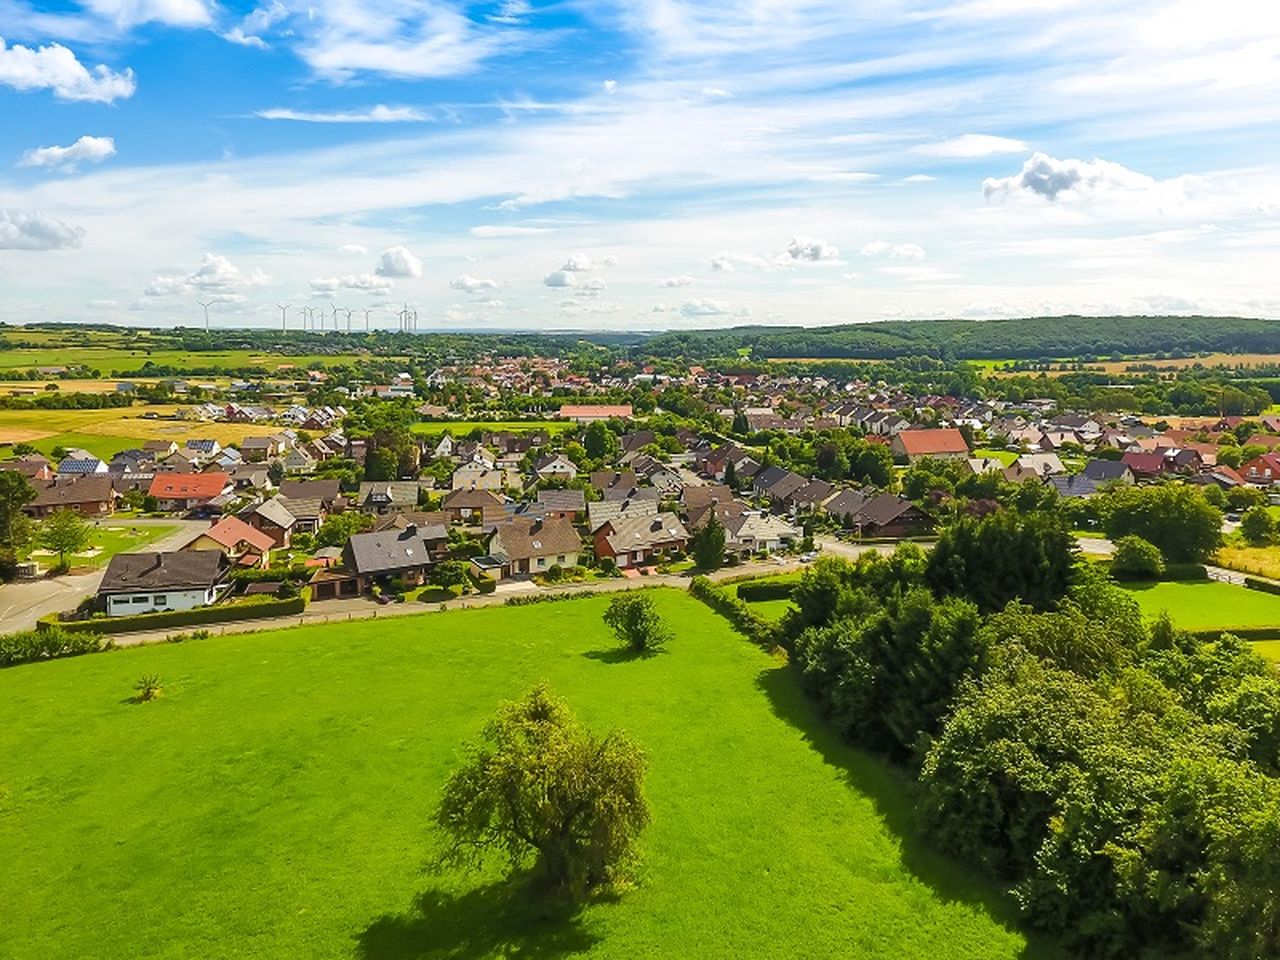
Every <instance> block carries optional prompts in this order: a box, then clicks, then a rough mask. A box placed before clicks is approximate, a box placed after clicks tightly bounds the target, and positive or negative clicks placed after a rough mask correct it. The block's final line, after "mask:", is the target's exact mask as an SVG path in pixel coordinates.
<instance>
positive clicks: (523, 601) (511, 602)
mask: <svg viewBox="0 0 1280 960" xmlns="http://www.w3.org/2000/svg"><path fill="white" fill-rule="evenodd" d="M492 592H493V591H490V593H492ZM595 596H598V594H596V593H593V592H584V591H581V590H565V591H562V592H560V593H522V594H520V595H518V596H515V597H507V599H506V600H505V601H503V604H502V605H503V606H504V607H531V606H533V605H534V604H535V603H558V602H560V601H563V600H586V599H588V598H590V597H595Z"/></svg>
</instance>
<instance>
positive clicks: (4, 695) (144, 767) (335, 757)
mask: <svg viewBox="0 0 1280 960" xmlns="http://www.w3.org/2000/svg"><path fill="white" fill-rule="evenodd" d="M654 596H655V598H656V600H657V602H658V604H659V607H660V610H661V612H662V614H663V615H664V616H665V617H666V618H668V620H669V621H670V622H672V623H673V624H675V625H676V626H677V639H676V640H675V642H673V644H672V645H671V648H670V651H669V652H667V653H664V654H662V655H660V656H657V657H653V658H649V659H641V660H629V659H620V658H619V657H618V656H617V655H616V653H615V652H614V649H613V647H614V644H613V642H612V640H611V639H610V638H607V637H606V635H605V631H604V629H603V626H602V624H601V622H600V617H601V614H602V612H603V609H604V606H605V603H606V602H607V601H606V600H605V599H604V598H599V599H590V600H579V601H574V602H569V603H557V604H545V605H541V606H535V607H519V608H512V607H508V608H502V607H496V608H487V609H483V610H474V611H465V612H457V613H448V614H430V615H425V616H422V617H412V618H404V619H402V620H398V621H396V622H395V623H388V622H386V621H369V622H355V623H351V624H340V625H334V626H324V627H306V628H298V629H293V630H288V631H279V632H275V633H264V634H257V635H243V636H232V637H226V638H219V639H216V640H209V641H192V642H188V643H185V644H166V645H160V646H154V647H146V648H140V649H136V650H126V651H120V652H116V653H108V654H102V655H97V656H90V657H83V658H79V659H75V660H64V661H57V662H54V663H47V664H37V665H31V666H26V667H17V668H13V669H9V670H4V671H0V757H4V758H6V760H5V764H4V765H3V767H0V862H3V863H4V864H5V869H4V870H2V871H0V899H2V900H3V902H4V903H5V905H6V921H5V923H4V924H3V925H0V955H2V956H5V957H7V958H13V960H27V958H40V960H55V958H62V957H66V958H72V957H77V958H78V957H88V956H91V957H94V958H97V960H110V958H126V957H127V958H130V960H132V958H141V957H166V958H208V957H219V958H250V957H252V958H276V957H279V958H286V957H287V958H295V957H304V956H305V957H308V958H358V960H402V958H426V957H438V958H446V957H447V958H454V960H460V958H482V957H491V956H492V957H498V956H512V955H519V956H522V957H526V958H548V960H549V958H554V957H562V956H570V955H573V956H578V955H583V956H591V957H610V958H612V957H617V958H629V960H630V958H654V960H657V958H664V960H665V958H672V957H726V958H730V957H733V958H737V957H753V958H756V957H787V958H792V957H794V958H809V957H837V956H839V957H858V958H886V960H888V958H893V960H897V958H904V957H931V956H932V957H948V958H959V960H967V958H984V960H986V958H991V960H995V958H1014V957H1036V958H1040V957H1054V956H1057V955H1058V954H1057V953H1056V952H1055V951H1054V950H1053V949H1051V948H1050V947H1047V946H1046V945H1044V944H1040V943H1033V944H1028V943H1027V941H1026V939H1025V938H1024V937H1023V935H1021V934H1020V933H1018V932H1017V931H1016V930H1015V929H1012V928H1011V927H1010V926H1009V925H1008V923H1007V920H1005V919H1001V918H1004V917H1007V913H1006V911H1007V909H1008V903H1007V901H1006V900H1005V899H1004V898H1002V897H1001V896H999V895H998V894H997V893H996V892H995V891H994V889H993V888H992V887H991V886H989V885H988V884H986V883H984V882H982V881H979V880H977V879H975V878H974V877H973V876H972V875H970V874H969V873H968V872H967V871H966V870H965V869H963V868H962V867H961V866H960V865H958V864H955V863H953V862H951V861H949V860H946V859H943V858H941V857H938V856H937V855H935V854H933V853H932V852H931V851H930V850H929V849H928V848H927V847H926V846H925V845H924V844H923V843H922V842H921V841H920V840H919V838H918V837H917V836H916V834H915V832H914V830H913V828H912V826H911V815H910V812H909V811H910V799H909V796H908V794H907V786H906V784H905V783H904V781H903V780H902V779H901V778H900V776H899V775H898V773H897V772H896V771H894V770H891V769H889V768H887V767H886V766H884V765H883V764H881V763H880V762H879V761H877V760H875V759H873V758H870V757H868V756H866V755H865V754H862V753H860V752H858V751H856V750H852V749H850V748H848V747H847V746H845V745H843V744H841V743H840V742H838V740H837V739H836V738H835V737H834V736H833V735H831V734H830V732H829V731H828V729H827V728H826V727H825V726H824V725H823V724H822V723H821V722H820V721H819V720H818V718H817V717H816V716H815V714H814V712H813V710H812V708H811V706H810V705H809V703H808V702H807V701H806V700H805V699H804V698H803V696H802V695H801V693H800V692H799V690H798V687H797V684H796V682H795V679H794V676H793V675H792V674H791V672H790V671H789V670H787V669H786V668H785V667H784V666H782V665H781V664H779V663H778V662H777V661H775V660H773V659H771V658H769V657H768V656H767V655H765V654H764V653H762V652H760V651H759V650H757V649H756V648H754V647H752V646H750V645H748V644H746V643H745V642H744V641H742V639H741V638H740V637H738V636H737V635H736V634H734V633H733V632H732V631H731V630H730V629H729V628H728V627H727V625H726V624H725V623H724V621H723V620H721V619H720V618H718V617H716V616H714V615H713V614H712V613H710V611H708V610H707V609H706V608H705V607H704V606H702V605H701V604H698V603H696V602H695V601H693V600H692V599H690V598H689V597H687V596H686V595H684V594H680V593H677V592H675V591H670V590H663V591H657V592H656V593H655V594H654ZM147 673H155V674H159V675H160V677H161V678H162V682H163V686H164V693H163V696H162V697H161V699H160V700H158V701H156V702H155V703H151V704H146V705H133V704H129V703H127V702H125V701H126V698H127V697H128V695H129V694H130V692H131V688H132V685H133V683H134V681H135V680H137V679H138V678H139V677H140V676H142V675H143V674H147ZM543 679H545V680H547V681H549V682H550V683H551V685H552V687H553V689H555V690H556V692H557V693H558V694H559V695H561V696H562V697H564V698H565V699H566V700H567V701H568V702H569V703H570V705H571V707H572V708H573V709H574V711H575V712H576V713H577V714H578V716H579V717H580V718H581V719H582V720H583V721H585V722H586V723H588V724H589V725H591V726H592V727H594V728H596V729H605V728H608V727H613V726H622V727H625V728H626V729H628V730H629V731H630V732H631V733H632V734H633V735H634V736H635V737H636V738H637V739H638V740H639V741H640V743H641V744H643V745H644V747H645V749H646V751H647V752H648V754H649V757H650V763H651V769H650V775H649V778H648V783H647V792H648V795H649V798H650V803H651V806H652V809H653V815H654V822H653V825H652V827H651V828H650V829H649V831H648V832H647V833H646V835H645V837H644V839H643V846H642V852H643V858H644V859H643V865H642V868H641V870H640V872H639V874H638V876H637V884H636V886H635V888H634V889H632V890H630V891H628V892H627V893H626V894H625V895H624V896H623V897H622V898H621V900H620V901H618V902H612V903H598V904H593V905H591V906H589V907H588V908H587V909H586V910H585V911H584V912H583V913H582V914H581V915H580V916H578V917H573V918H568V917H563V916H557V915H554V914H551V913H549V912H548V911H546V910H545V909H544V908H542V907H540V906H537V905H530V903H529V902H528V901H527V900H526V899H523V898H521V897H518V896H515V895H513V893H512V891H511V890H510V888H509V887H508V886H507V885H506V884H504V883H501V882H499V879H500V878H499V875H498V872H497V871H496V870H488V871H485V872H482V873H478V874H476V873H447V874H443V875H440V874H435V873H431V872H424V870H423V865H424V863H425V862H426V861H427V860H428V858H429V857H430V855H431V853H432V851H433V849H434V843H435V839H434V835H433V833H432V831H431V829H430V827H429V820H430V814H431V811H432V809H433V805H434V803H435V800H436V797H437V792H438V790H439V787H440V785H441V784H442V782H443V781H444V779H445V778H446V776H447V775H448V773H449V771H450V770H451V769H453V768H454V766H455V765H456V764H457V762H458V761H459V758H460V757H461V744H462V743H463V742H464V741H466V740H467V739H470V738H473V737H474V736H476V734H477V733H478V731H479V729H480V727H481V726H482V725H483V723H484V721H485V720H486V719H487V718H488V717H489V716H490V715H491V714H492V712H493V709H494V707H495V706H496V704H497V703H498V702H499V701H500V700H503V699H509V698H513V697H516V696H518V695H520V694H521V693H523V692H524V691H525V690H526V689H527V688H528V687H530V686H531V685H532V684H533V683H535V682H537V681H539V680H543Z"/></svg>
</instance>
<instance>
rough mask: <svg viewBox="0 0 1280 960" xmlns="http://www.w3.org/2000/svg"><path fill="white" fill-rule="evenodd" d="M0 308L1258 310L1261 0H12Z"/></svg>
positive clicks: (427, 315)
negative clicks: (38, 0)
mask: <svg viewBox="0 0 1280 960" xmlns="http://www.w3.org/2000/svg"><path fill="white" fill-rule="evenodd" d="M0 37H3V40H4V45H3V47H2V48H0V117H2V118H3V120H2V121H0V284H3V288H4V290H5V297H4V299H3V302H0V318H3V319H6V320H10V321H22V320H48V319H56V320H96V321H104V320H106V321H112V322H118V323H136V324H147V325H172V324H177V323H192V322H194V321H195V320H196V319H197V318H198V317H200V316H201V315H202V314H201V309H200V307H198V306H197V303H198V301H205V302H212V303H213V306H212V307H211V313H212V315H213V316H214V317H215V322H222V323H224V324H227V325H263V326H269V325H273V324H278V323H279V316H280V314H279V311H278V310H277V309H276V306H275V305H276V304H278V303H289V304H291V305H292V307H291V311H290V320H291V322H293V323H294V324H295V325H296V324H297V323H298V322H299V317H300V314H299V311H300V309H301V308H302V307H303V306H304V305H305V306H310V307H313V308H318V307H327V308H329V309H331V308H332V306H334V305H337V306H339V307H342V308H350V309H353V310H356V311H363V310H365V309H370V310H372V317H373V319H374V322H375V323H378V322H379V321H381V323H382V324H383V325H388V324H394V319H393V318H394V311H395V310H396V309H397V308H398V307H399V306H400V305H403V304H405V303H409V304H411V305H413V306H414V307H415V308H416V309H417V310H418V312H419V317H420V324H421V325H422V326H424V327H426V326H430V327H434V328H484V327H493V328H513V327H518V328H534V329H567V328H582V329H633V330H635V329H660V328H680V327H690V326H699V327H702V326H728V325H733V324H740V323H747V322H751V323H786V324H827V323H838V322H852V321H868V320H877V319H886V318H898V317H936V316H968V317H979V318H984V317H999V316H1019V315H1032V314H1044V313H1053V314H1060V313H1073V312H1077V313H1114V312H1122V313H1192V312H1206V313H1218V314H1242V315H1249V316H1276V315H1277V314H1280V286H1277V284H1276V282H1275V279H1274V277H1275V273H1276V264H1277V263H1280V149H1277V148H1280V5H1277V4H1274V3H1269V2H1264V0H1218V2H1215V3H1213V4H1209V3H1206V2H1204V0H1161V2H1154V0H1126V2H1111V0H1093V2H1090V3H1088V4H1082V3H1078V2H1067V0H962V2H946V0H867V2H859V3H856V4H855V3H850V2H848V0H844V2H829V0H788V2H780V0H717V2H712V0H628V2H624V0H616V2H613V0H529V2H520V0H509V2H489V3H483V4H467V3H462V2H451V0H401V2H386V0H376V2H358V0H313V2H311V3H305V4H304V3H295V2H293V0H271V2H268V3H265V4H261V5H256V6H255V5H251V4H242V3H223V4H214V3H212V2H209V0H89V2H85V3H71V2H64V3H56V4H33V3H29V2H26V0H0Z"/></svg>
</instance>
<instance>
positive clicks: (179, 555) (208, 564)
mask: <svg viewBox="0 0 1280 960" xmlns="http://www.w3.org/2000/svg"><path fill="white" fill-rule="evenodd" d="M228 569H229V564H228V562H227V558H226V556H225V555H224V554H223V553H222V551H221V550H179V551H175V552H173V553H117V554H116V555H115V556H114V557H112V558H111V562H110V563H109V564H108V565H107V571H106V573H105V574H103V576H102V582H101V584H99V586H98V602H99V603H100V604H101V605H102V606H103V608H104V609H105V610H106V611H107V615H108V616H112V617H120V616H128V615H132V614H138V613H155V612H157V611H163V610H190V609H192V608H194V607H205V606H208V605H209V604H211V603H213V602H214V601H215V600H217V599H218V596H219V595H220V594H221V593H222V592H224V591H225V589H226V574H227V570H228Z"/></svg>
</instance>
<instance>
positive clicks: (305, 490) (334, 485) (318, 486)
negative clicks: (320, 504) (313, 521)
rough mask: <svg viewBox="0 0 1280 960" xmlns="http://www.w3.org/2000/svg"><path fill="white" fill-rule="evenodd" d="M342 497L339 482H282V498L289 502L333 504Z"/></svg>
mask: <svg viewBox="0 0 1280 960" xmlns="http://www.w3.org/2000/svg"><path fill="white" fill-rule="evenodd" d="M341 495H342V490H341V486H340V484H339V482H338V481H337V480H282V481H281V482H280V496H282V497H284V498H285V499H287V500H323V501H325V502H326V503H332V502H333V501H334V500H337V499H338V497H340V496H341Z"/></svg>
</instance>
